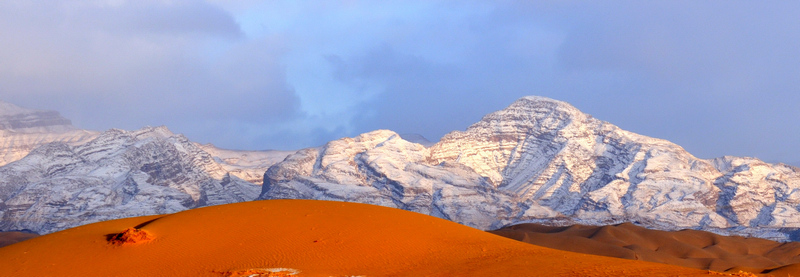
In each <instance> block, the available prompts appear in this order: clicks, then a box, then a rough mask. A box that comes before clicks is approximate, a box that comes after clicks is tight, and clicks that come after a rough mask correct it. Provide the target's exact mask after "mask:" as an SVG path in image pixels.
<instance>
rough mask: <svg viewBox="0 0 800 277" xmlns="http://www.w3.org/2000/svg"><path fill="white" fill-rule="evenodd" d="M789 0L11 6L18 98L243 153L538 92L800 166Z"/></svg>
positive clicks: (793, 10)
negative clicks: (165, 128) (155, 128)
mask: <svg viewBox="0 0 800 277" xmlns="http://www.w3.org/2000/svg"><path fill="white" fill-rule="evenodd" d="M798 12H800V4H796V3H793V2H786V1H774V2H770V1H768V2H759V3H752V2H745V1H741V2H740V1H703V2H697V1H647V2H641V1H604V2H600V3H597V2H592V1H535V2H530V1H498V2H491V3H487V2H485V1H381V2H373V1H339V2H325V3H323V4H320V3H319V2H307V1H264V2H262V1H188V0H187V1H52V2H49V1H33V2H29V1H6V2H3V3H0V33H2V34H3V36H1V37H0V40H2V43H0V96H1V97H2V99H3V100H5V101H10V102H13V103H16V104H19V105H22V106H27V107H32V108H40V109H55V110H59V111H61V112H62V113H63V114H64V115H65V116H67V117H69V118H72V119H73V121H74V122H75V123H76V125H79V126H80V127H84V128H89V129H98V130H103V129H107V128H112V127H117V128H125V129H136V128H139V127H142V126H145V125H167V126H169V127H170V128H171V129H173V130H174V131H176V132H180V133H184V134H186V135H187V136H189V138H190V139H193V140H195V141H199V142H211V143H214V144H217V145H219V146H222V147H227V148H236V149H266V148H277V149H296V148H301V147H310V146H315V145H319V144H321V143H324V142H325V141H328V140H331V139H336V138H339V137H343V136H353V135H356V134H358V133H361V132H366V131H370V130H373V129H379V128H383V129H392V130H395V131H397V132H400V133H420V134H422V135H424V136H426V137H428V138H429V139H432V140H436V139H438V138H439V137H441V136H442V135H444V134H445V133H447V132H449V131H452V130H456V129H464V128H466V127H467V126H468V125H469V124H471V123H473V122H475V121H477V120H479V119H480V118H481V117H482V116H483V115H484V114H486V113H489V112H491V111H494V110H498V109H502V108H504V107H505V106H506V105H508V104H510V103H511V102H512V101H514V100H515V99H517V98H519V97H521V96H524V95H542V96H547V97H551V98H555V99H559V100H564V101H567V102H570V103H572V104H573V105H575V106H576V107H578V108H579V109H581V110H583V111H585V112H587V113H590V114H592V115H594V116H595V117H597V118H599V119H602V120H606V121H609V122H611V123H614V124H617V125H619V126H620V127H622V128H624V129H628V130H630V131H634V132H637V133H641V134H645V135H649V136H654V137H659V138H664V139H668V140H671V141H674V142H676V143H678V144H680V145H682V146H684V147H685V148H686V149H687V150H689V151H690V152H692V153H694V154H695V155H697V156H699V157H702V158H711V157H717V156H722V155H739V156H756V157H759V158H762V159H765V160H768V161H785V162H793V161H800V151H798V150H799V149H798V147H797V146H796V142H797V141H798V139H800V128H794V127H793V126H792V123H793V122H797V121H799V120H800V111H798V109H796V108H795V107H796V106H797V104H798V103H800V91H798V88H800V52H797V51H796V49H800V18H798V17H797V16H796V14H798Z"/></svg>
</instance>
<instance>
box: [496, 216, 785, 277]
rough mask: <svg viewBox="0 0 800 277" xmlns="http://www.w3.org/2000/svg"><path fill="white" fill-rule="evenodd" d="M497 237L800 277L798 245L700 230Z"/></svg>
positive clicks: (561, 230)
mask: <svg viewBox="0 0 800 277" xmlns="http://www.w3.org/2000/svg"><path fill="white" fill-rule="evenodd" d="M491 233H494V234H497V235H501V236H504V237H508V238H513V239H516V240H519V241H524V242H527V243H531V244H535V245H540V246H545V247H550V248H554V249H560V250H568V251H573V252H579V253H587V254H594V255H603V256H609V257H618V258H625V259H632V260H643V261H651V262H658V263H665V264H673V265H680V266H685V267H692V268H699V269H710V270H714V271H729V272H731V271H732V272H738V271H739V270H743V271H749V272H755V273H768V274H770V275H774V276H788V275H789V274H791V275H793V276H800V265H795V264H797V263H800V243H798V242H790V243H779V242H775V241H771V240H765V239H758V238H743V237H736V236H731V237H728V236H720V235H716V234H713V233H709V232H703V231H696V230H683V231H677V232H667V231H658V230H649V229H645V228H642V227H639V226H636V225H633V224H630V223H624V224H619V225H615V226H600V227H598V226H582V225H574V226H569V227H548V226H543V225H538V224H520V225H515V226H510V227H507V228H503V229H500V230H497V231H492V232H491ZM770 269H775V270H770Z"/></svg>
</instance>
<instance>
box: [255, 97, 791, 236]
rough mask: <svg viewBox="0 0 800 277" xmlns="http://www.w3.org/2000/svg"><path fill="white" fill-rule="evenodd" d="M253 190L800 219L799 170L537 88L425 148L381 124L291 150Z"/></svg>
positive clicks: (695, 224) (509, 218)
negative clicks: (681, 141)
mask: <svg viewBox="0 0 800 277" xmlns="http://www.w3.org/2000/svg"><path fill="white" fill-rule="evenodd" d="M260 198H261V199H273V198H308V199H329V200H342V201H355V202H364V203H371V204H378V205H384V206H391V207H397V208H402V209H406V210H412V211H417V212H421V213H426V214H430V215H434V216H439V217H443V218H447V219H450V220H454V221H456V222H460V223H463V224H467V225H470V226H474V227H477V228H481V229H491V228H498V227H501V226H504V225H507V224H514V223H522V222H547V223H550V224H573V223H581V224H595V225H597V224H611V223H619V222H626V221H629V222H634V223H637V224H639V225H642V226H645V227H649V228H656V229H667V230H675V229H682V228H694V229H702V230H708V231H714V232H718V233H729V234H731V233H732V234H741V235H748V234H749V235H755V236H760V237H766V238H772V239H779V240H783V239H788V238H789V236H790V235H791V234H790V233H791V232H794V230H795V229H796V228H798V227H800V211H798V209H800V169H798V168H796V167H792V166H788V165H784V164H768V163H765V162H762V161H760V160H758V159H754V158H737V157H723V158H718V159H712V160H705V159H698V158H696V157H694V156H692V155H691V154H689V153H687V152H686V151H685V150H684V149H683V148H681V147H680V146H678V145H676V144H673V143H671V142H669V141H665V140H661V139H655V138H650V137H646V136H642V135H638V134H634V133H631V132H627V131H624V130H621V129H620V128H618V127H616V126H614V125H612V124H609V123H607V122H604V121H601V120H598V119H595V118H592V117H591V116H589V115H587V114H584V113H582V112H580V111H579V110H577V109H576V108H574V107H572V106H571V105H569V104H567V103H564V102H560V101H556V100H552V99H547V98H543V97H525V98H522V99H519V100H518V101H516V102H514V103H513V104H511V105H510V106H509V107H507V108H506V109H503V110H501V111H497V112H494V113H491V114H489V115H487V116H485V117H484V118H483V119H482V120H481V121H479V122H477V123H475V124H473V125H472V126H470V127H469V128H468V129H467V130H466V131H455V132H451V133H450V134H447V135H446V136H444V137H443V138H442V140H441V141H440V142H438V143H436V144H435V145H433V146H431V147H429V148H426V147H424V146H422V145H420V144H415V143H411V142H408V141H405V140H403V139H402V138H401V137H400V136H399V135H397V134H395V133H394V132H391V131H385V130H382V131H374V132H370V133H366V134H362V135H360V136H358V137H355V138H344V139H340V140H336V141H332V142H329V143H328V144H326V145H325V146H323V147H320V148H309V149H304V150H301V151H298V152H297V153H295V154H292V155H290V156H289V157H287V159H286V160H284V161H282V162H280V163H278V164H276V165H274V166H272V167H271V168H270V169H269V170H268V171H267V172H266V173H265V175H264V186H263V187H262V192H261V196H260Z"/></svg>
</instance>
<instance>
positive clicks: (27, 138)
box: [0, 101, 98, 166]
mask: <svg viewBox="0 0 800 277" xmlns="http://www.w3.org/2000/svg"><path fill="white" fill-rule="evenodd" d="M97 135H98V132H93V131H86V130H80V129H78V128H75V127H73V126H72V123H71V122H70V120H69V119H66V118H63V117H61V115H59V114H58V112H55V111H40V110H31V109H25V108H21V107H18V106H16V105H13V104H10V103H6V102H2V101H0V166H3V165H5V164H8V163H10V162H13V161H16V160H19V159H21V158H22V157H25V155H28V153H29V152H30V151H31V150H33V149H34V148H36V147H38V146H40V145H44V144H47V143H50V142H64V143H68V144H71V145H76V144H80V143H83V142H87V141H89V140H91V139H93V138H95V137H96V136H97Z"/></svg>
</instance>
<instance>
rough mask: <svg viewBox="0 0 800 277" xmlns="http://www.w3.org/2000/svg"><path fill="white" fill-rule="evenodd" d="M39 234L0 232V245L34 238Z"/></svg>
mask: <svg viewBox="0 0 800 277" xmlns="http://www.w3.org/2000/svg"><path fill="white" fill-rule="evenodd" d="M37 236H39V235H37V234H31V233H23V232H0V247H3V246H6V245H11V244H14V243H17V242H20V241H24V240H28V239H32V238H35V237H37Z"/></svg>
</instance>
